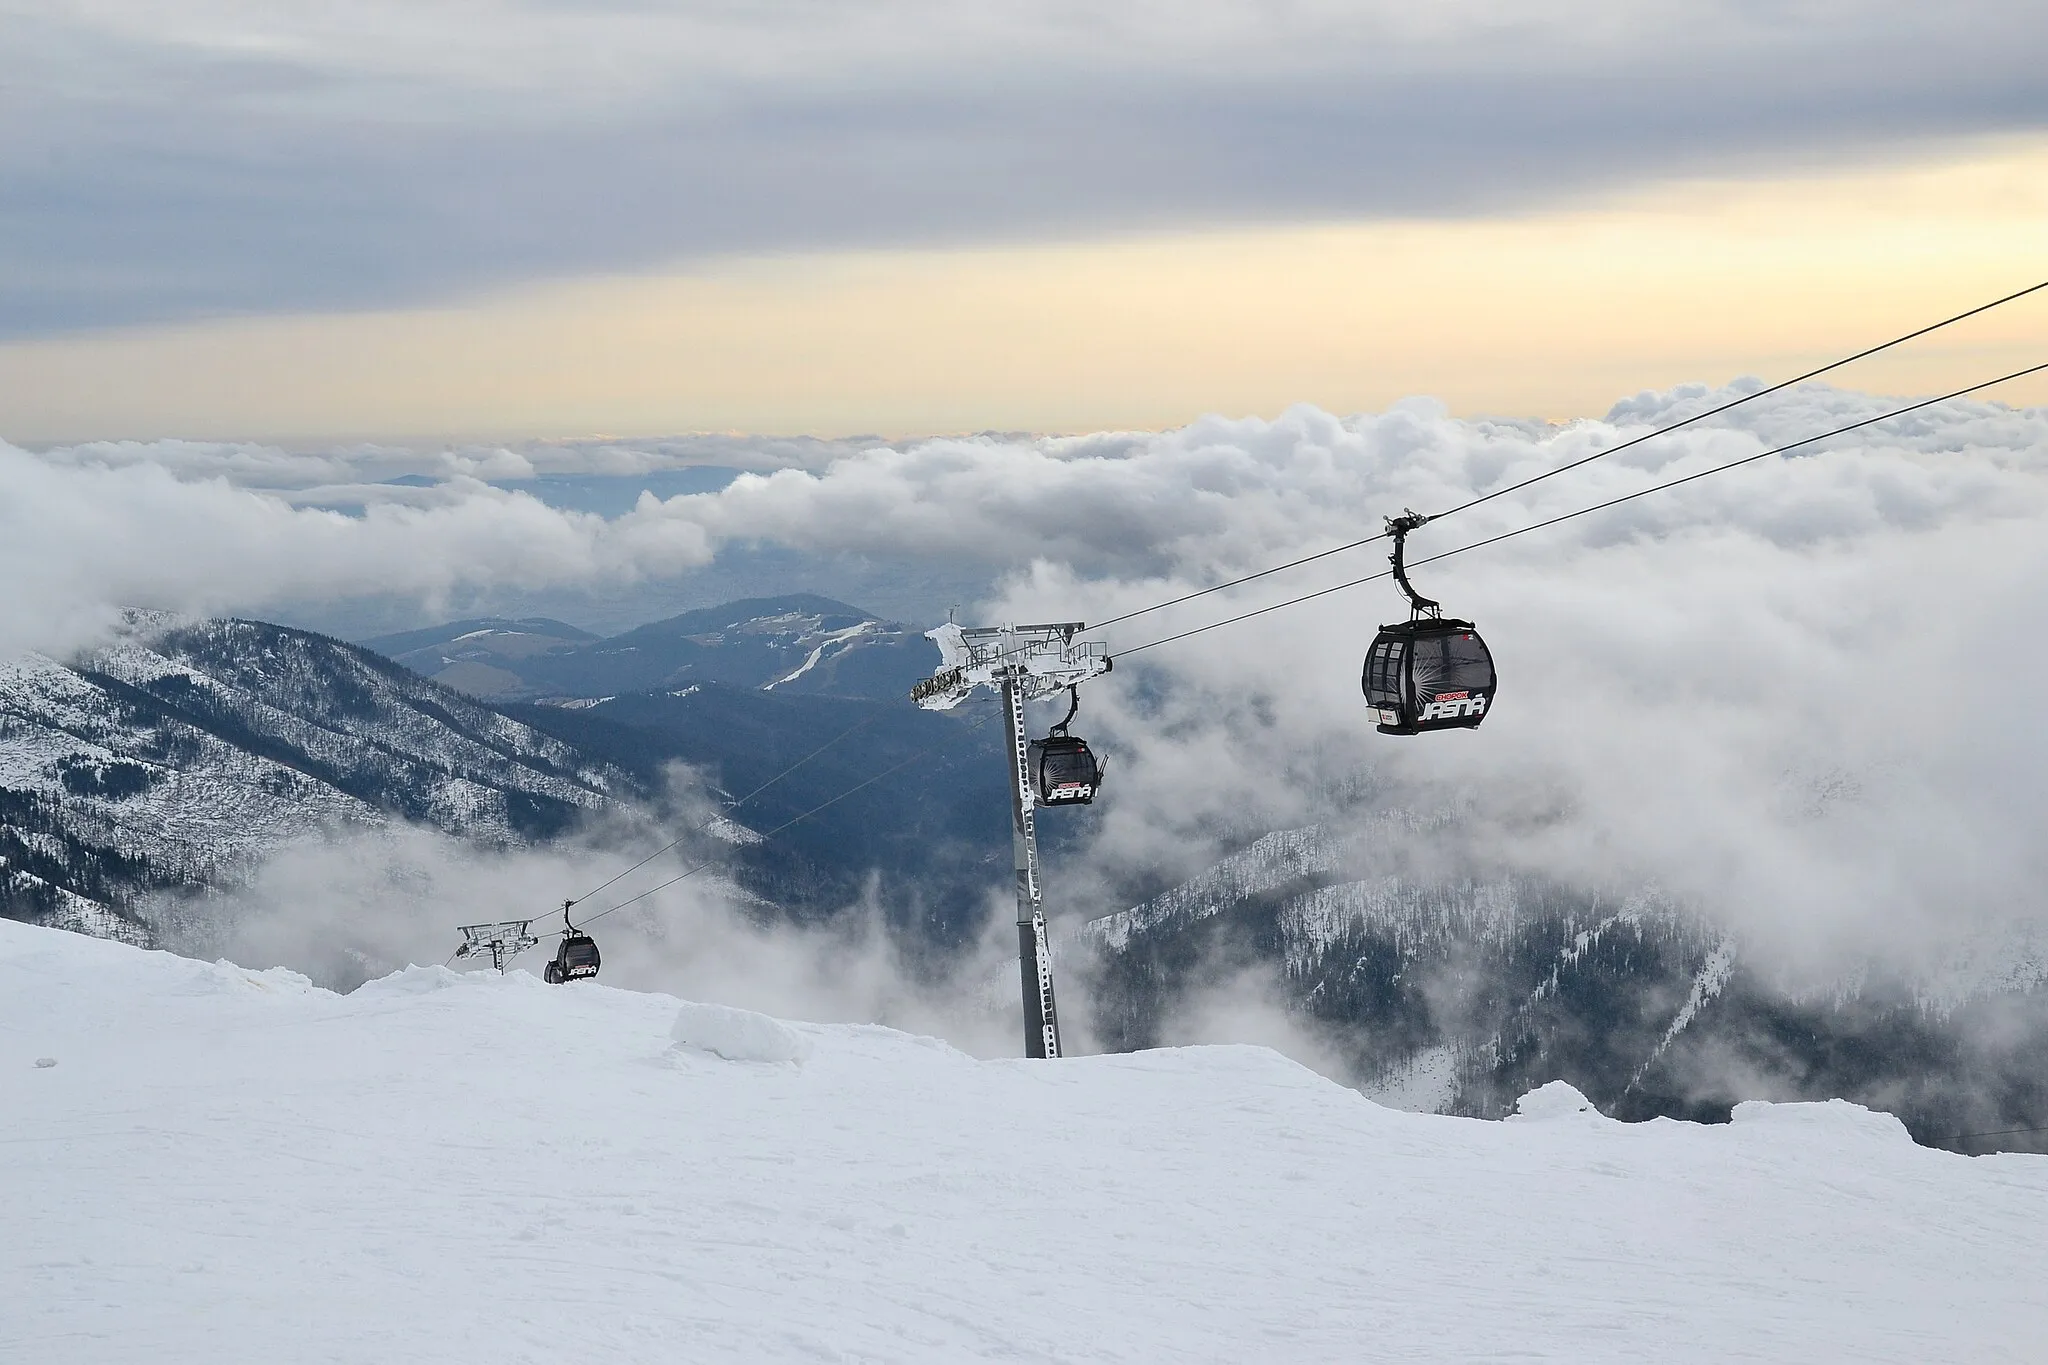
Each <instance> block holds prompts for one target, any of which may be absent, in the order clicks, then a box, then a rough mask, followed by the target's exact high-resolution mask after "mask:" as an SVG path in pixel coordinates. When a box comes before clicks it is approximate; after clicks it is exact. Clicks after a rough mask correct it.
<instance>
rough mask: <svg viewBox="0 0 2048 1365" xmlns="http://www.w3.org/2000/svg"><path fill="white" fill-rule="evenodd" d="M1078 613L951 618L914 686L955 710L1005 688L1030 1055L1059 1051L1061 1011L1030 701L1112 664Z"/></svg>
mask: <svg viewBox="0 0 2048 1365" xmlns="http://www.w3.org/2000/svg"><path fill="white" fill-rule="evenodd" d="M1085 629H1087V627H1086V626H1085V625H1084V624H1083V623H1081V622H1079V621H1068V622H1063V623H1061V624H1058V625H1049V626H982V627H977V628H974V629H966V628H963V627H961V626H957V625H954V624H952V623H950V622H948V623H947V624H946V625H943V626H940V627H939V628H938V629H937V630H929V631H926V632H925V635H926V637H927V638H928V639H930V640H931V641H932V642H933V643H935V644H936V645H938V647H939V668H938V671H937V672H936V673H934V674H933V675H932V676H931V677H929V678H927V679H925V680H924V681H923V682H921V683H919V684H918V685H917V686H916V687H914V688H912V689H911V691H910V697H911V700H912V701H915V702H916V703H917V704H918V705H919V706H922V707H924V708H925V709H926V710H929V711H950V710H951V709H953V708H954V707H955V706H958V705H959V704H960V703H961V702H963V701H966V700H967V698H968V696H969V695H970V694H972V693H973V691H974V689H975V688H977V687H988V688H991V689H993V690H994V691H995V692H997V693H998V694H1000V695H1001V697H1002V701H1003V719H1004V722H1005V723H1006V725H1007V728H1008V731H1009V740H1010V744H1009V749H1008V751H1007V752H1008V754H1009V765H1010V826H1011V833H1012V836H1013V837H1012V840H1011V847H1012V851H1013V853H1014V855H1015V856H1014V860H1013V861H1014V865H1015V867H1016V870H1017V963H1018V968H1019V971H1020V974H1021V976H1022V979H1023V987H1024V1055H1025V1056H1026V1057H1057V1056H1059V1055H1060V1020H1059V1011H1058V1009H1057V1008H1056V1007H1055V1006H1054V1003H1053V994H1052V944H1051V943H1050V942H1049V941H1048V940H1047V938H1046V933H1045V907H1044V905H1043V904H1042V902H1041V901H1040V898H1039V892H1038V834H1037V828H1036V823H1035V821H1034V819H1033V812H1034V811H1035V809H1036V808H1037V805H1038V792H1037V786H1036V784H1035V783H1034V782H1033V781H1032V780H1031V765H1030V762H1029V759H1028V754H1029V747H1028V746H1029V740H1028V739H1027V738H1026V736H1025V734H1024V703H1025V702H1027V701H1035V700H1037V699H1038V698H1040V697H1049V696H1051V695H1053V694H1054V693H1055V692H1063V691H1065V690H1066V689H1068V688H1070V687H1078V686H1079V685H1080V684H1082V683H1084V682H1086V681H1088V680H1089V679H1090V678H1096V677H1100V676H1101V675H1102V674H1104V673H1107V672H1108V671H1109V666H1110V661H1109V647H1108V646H1107V645H1104V644H1102V643H1101V642H1100V641H1083V640H1076V639H1075V638H1074V637H1075V636H1076V635H1078V634H1080V633H1081V632H1082V631H1083V630H1085Z"/></svg>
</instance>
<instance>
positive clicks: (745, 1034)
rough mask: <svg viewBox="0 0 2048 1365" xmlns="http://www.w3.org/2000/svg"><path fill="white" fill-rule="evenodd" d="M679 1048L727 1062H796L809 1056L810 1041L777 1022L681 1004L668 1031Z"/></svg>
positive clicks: (721, 1008)
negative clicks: (720, 1058) (705, 1053)
mask: <svg viewBox="0 0 2048 1365" xmlns="http://www.w3.org/2000/svg"><path fill="white" fill-rule="evenodd" d="M669 1037H671V1038H673V1039H675V1044H676V1046H677V1047H679V1048H683V1049H686V1050H689V1051H695V1052H708V1053H710V1054H711V1055H712V1056H714V1057H723V1058H724V1059H725V1060H726V1061H728V1062H796V1063H799V1064H801V1063H802V1062H803V1060H804V1059H805V1058H806V1057H809V1056H810V1055H811V1040H810V1039H808V1038H806V1037H804V1036H803V1035H802V1034H800V1033H798V1032H797V1031H796V1030H795V1029H793V1028H791V1027H790V1026H789V1025H787V1024H785V1023H783V1022H782V1021H781V1020H779V1019H770V1018H769V1017H768V1016H767V1015H765V1014H755V1013H754V1012H753V1011H752V1010H740V1009H734V1008H732V1007H731V1006H730V1005H697V1004H685V1005H684V1006H683V1007H682V1009H680V1010H678V1011H677V1012H676V1022H675V1026H674V1027H672V1028H671V1029H670V1030H669Z"/></svg>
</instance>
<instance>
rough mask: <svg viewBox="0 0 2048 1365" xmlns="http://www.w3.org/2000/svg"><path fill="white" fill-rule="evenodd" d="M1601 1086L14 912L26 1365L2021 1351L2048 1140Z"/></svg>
mask: <svg viewBox="0 0 2048 1365" xmlns="http://www.w3.org/2000/svg"><path fill="white" fill-rule="evenodd" d="M679 1013H687V1015H688V1018H687V1020H686V1021H685V1026H684V1028H683V1032H684V1034H685V1035H686V1038H687V1040H688V1041H687V1042H686V1043H675V1042H672V1041H671V1034H672V1029H673V1028H674V1027H675V1026H676V1025H677V1023H678V1016H679ZM706 1048H714V1049H717V1050H718V1051H723V1052H726V1053H728V1054H736V1055H740V1056H789V1055H793V1054H807V1055H803V1059H802V1060H801V1061H778V1062H768V1061H745V1060H740V1061H734V1060H726V1059H725V1058H723V1057H721V1056H719V1055H716V1052H714V1051H707V1050H705V1049H706ZM38 1058H51V1059H54V1060H55V1062H56V1065H54V1066H50V1067H38V1066H37V1065H36V1061H37V1059H38ZM1575 1098H1576V1097H1575V1096H1574V1095H1573V1094H1572V1093H1571V1092H1570V1091H1569V1090H1568V1089H1566V1088H1565V1087H1562V1086H1553V1087H1550V1088H1548V1089H1546V1090H1545V1091H1543V1092H1540V1093H1539V1094H1538V1095H1537V1096H1536V1097H1534V1099H1533V1100H1532V1101H1531V1102H1530V1103H1529V1104H1528V1105H1527V1106H1526V1107H1528V1108H1530V1109H1532V1110H1536V1111H1539V1113H1540V1115H1541V1116H1538V1117H1530V1118H1524V1119H1516V1120H1511V1121H1509V1122H1506V1123H1484V1122H1478V1121H1473V1120H1463V1119H1453V1118H1443V1117H1437V1116H1432V1115H1417V1114H1405V1113H1399V1112H1395V1111H1392V1110H1388V1109H1383V1108H1379V1107H1377V1106H1375V1105H1373V1104H1372V1103H1370V1102H1368V1101H1367V1100H1365V1099H1363V1098H1361V1097H1360V1096H1359V1095H1357V1094H1355V1093H1353V1092H1350V1091H1347V1090H1344V1089H1342V1088H1340V1087H1338V1086H1335V1085H1333V1084H1330V1083H1329V1082H1326V1081H1324V1080H1321V1079H1319V1078H1318V1077H1316V1076H1314V1075H1312V1074H1311V1073H1309V1072H1307V1071H1305V1070H1302V1069H1301V1068H1299V1067H1296V1066H1294V1065H1292V1064H1290V1063H1288V1062H1286V1061H1284V1060H1282V1059H1281V1058H1280V1057H1278V1056H1277V1055H1276V1054H1273V1053H1271V1052H1267V1051H1264V1050H1262V1049H1257V1048H1243V1047H1230V1048H1192V1049H1182V1050H1176V1051H1161V1052H1150V1053H1140V1054H1135V1055H1127V1056H1116V1057H1090V1058H1080V1059H1071V1060H1068V1061H1064V1062H1059V1063H1054V1064H1045V1063H1026V1062H1022V1061H995V1062H982V1061H975V1060H972V1059H970V1058H968V1057H965V1056H963V1055H961V1054H959V1053H957V1052H955V1051H953V1050H951V1049H949V1048H947V1047H945V1046H943V1045H941V1044H938V1043H936V1042H933V1041H931V1040H928V1039H920V1038H914V1037H910V1036H907V1035H904V1034H900V1033H896V1032H893V1031H890V1030H887V1029H882V1028H869V1027H851V1026H816V1025H801V1024H799V1025H790V1026H787V1027H784V1026H779V1025H777V1024H775V1023H774V1022H773V1021H770V1020H766V1019H763V1018H761V1017H759V1016H743V1015H739V1014H737V1012H720V1011H716V1010H704V1009H696V1010H691V1011H687V1012H685V1011H683V1010H682V1007H681V1006H680V1004H679V1002H677V1001H675V1000H673V999H670V998H667V997H664V996H656V995H639V994H632V993H628V992H624V991H618V990H614V989H610V988H607V987H605V986H602V985H591V986H584V987H570V988H550V987H544V986H542V985H540V984H539V983H538V982H537V981H535V980H534V979H533V978H531V977H528V976H525V975H523V974H514V975H513V976H511V977H509V978H506V979H502V980H501V979H497V978H495V977H489V976H467V977H463V976H456V975H455V974H453V973H449V972H446V971H444V970H442V969H440V968H416V969H412V970H409V971H407V972H404V973H401V974H399V975H397V976H394V977H391V978H388V979H386V980H384V981H381V982H376V983H373V984H371V985H369V986H366V987H364V988H362V989H361V990H359V991H357V992H355V993H354V994H352V995H348V996H336V995H332V994H328V993H326V992H323V991H319V990H316V989H313V988H311V987H309V986H307V985H306V984H305V983H304V982H303V981H302V980H301V979H298V978H294V977H292V976H291V975H290V974H288V973H282V972H266V973H251V972H245V971H242V970H240V969H238V968H233V967H229V966H225V965H219V966H213V965H205V964H201V963H197V962H191V961H186V960H183V959H179V958H175V957H170V956H167V955H164V954H155V953H145V952H143V951H140V950H137V949H134V948H131V947H127V946H125V945H121V944H116V943H111V942H104V941H99V940H93V939H88V938H84V937H80V936H75V935H71V934H66V933H62V932H59V931H56V930H50V929H42V928H32V927H29V926H25V925H20V924H13V923H5V922H0V1114H5V1115H6V1124H5V1127H4V1130H0V1141H4V1143H5V1151H6V1157H5V1160H4V1161H0V1210H4V1214H0V1226H4V1228H5V1230H6V1235H5V1236H4V1237H0V1359H5V1360H9V1361H15V1360H19V1361H24V1362H29V1361H33V1362H38V1365H68V1363H70V1362H94V1363H95V1365H97V1363H98V1362H129V1361H133V1362H145V1361H147V1362H162V1361H207V1362H244V1361H246V1362H263V1365H281V1363H285V1362H297V1361H323V1362H324V1361H335V1362H355V1361H361V1362H366V1363H368V1362H374V1365H389V1362H391V1361H394V1360H403V1361H406V1362H409V1363H412V1362H465V1363H467V1362H475V1363H476V1365H507V1363H508V1362H564V1361H578V1362H598V1361H647V1362H657V1361H658V1362H663V1363H664V1365H668V1363H669V1362H679V1361H690V1362H701V1361H750V1362H751V1361H804V1362H812V1361H820V1360H846V1361H944V1362H957V1361H967V1360H993V1359H1002V1360H1027V1361H1029V1360H1060V1361H1145V1362H1155V1361H1230V1362H1245V1361H1268V1360H1274V1361H1292V1360H1302V1361H1354V1360H1398V1361H1460V1362H1463V1361H1474V1360H1508V1359H1513V1360H1517V1361H1571V1362H1588V1361H1631V1362H1639V1361H1644V1360H1657V1361H1717V1362H1718V1361H1725V1360H1729V1359H1763V1360H1784V1361H1860V1362H1869V1361H1911V1362H1926V1361H1935V1360H2021V1359H2038V1358H2039V1356H2038V1354H2037V1352H2038V1350H2039V1347H2040V1341H2041V1325H2042V1323H2043V1322H2044V1321H2048V1288H2044V1286H2048V1158H2043V1157H2035V1156H2001V1157H1987V1158H1978V1159H1974V1160H1973V1159H1968V1158H1964V1157H1960V1156H1954V1155H1949V1154H1945V1153H1942V1152H1937V1151H1931V1150H1928V1149H1925V1148H1920V1147H1915V1146H1913V1145H1912V1144H1911V1143H1910V1142H1908V1141H1907V1139H1906V1136H1905V1134H1904V1132H1903V1131H1902V1130H1901V1129H1900V1128H1899V1126H1898V1124H1897V1123H1895V1122H1894V1121H1892V1120H1891V1119H1889V1118H1885V1117H1882V1116H1877V1115H1872V1114H1869V1113H1866V1112H1865V1111H1863V1110H1860V1109H1857V1108H1854V1107H1852V1106H1849V1105H1845V1104H1840V1103H1836V1104H1827V1105H1788V1106H1768V1105H1751V1106H1744V1107H1743V1108H1742V1109H1741V1110H1739V1111H1738V1115H1737V1121H1736V1122H1735V1123H1734V1124H1733V1125H1730V1126H1723V1127H1696V1126H1692V1125H1687V1124H1681V1123H1674V1122H1670V1121H1658V1122H1655V1123H1650V1124H1643V1125H1639V1126H1625V1125H1621V1124H1617V1123H1613V1122H1610V1121H1608V1120H1605V1119H1603V1118H1600V1117H1599V1116H1598V1115H1597V1114H1591V1113H1585V1112H1579V1110H1578V1108H1577V1105H1576V1103H1575V1102H1574V1101H1575Z"/></svg>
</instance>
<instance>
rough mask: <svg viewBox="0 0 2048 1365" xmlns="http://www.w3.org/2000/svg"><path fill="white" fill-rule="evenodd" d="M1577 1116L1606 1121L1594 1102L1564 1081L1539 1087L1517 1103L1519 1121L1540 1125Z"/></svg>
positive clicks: (1516, 1115)
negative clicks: (1583, 1115)
mask: <svg viewBox="0 0 2048 1365" xmlns="http://www.w3.org/2000/svg"><path fill="white" fill-rule="evenodd" d="M1575 1114H1591V1115H1592V1116H1593V1117H1595V1118H1599V1119H1604V1118H1605V1117H1606V1115H1604V1114H1602V1113H1601V1112H1600V1111H1599V1110H1598V1109H1595V1108H1594V1107H1593V1101H1591V1100H1589V1099H1587V1098H1586V1097H1585V1096H1584V1095H1582V1094H1580V1093H1579V1092H1578V1090H1577V1089H1575V1088H1574V1087H1573V1086H1571V1085H1569V1084H1568V1083H1566V1082H1564V1081H1552V1082H1550V1084H1548V1085H1539V1086H1537V1087H1536V1088H1535V1089H1534V1090H1531V1091H1530V1092H1529V1093H1528V1094H1526V1095H1524V1096H1522V1098H1520V1099H1519V1100H1516V1101H1515V1114H1514V1116H1515V1117H1516V1118H1518V1119H1530V1120H1533V1121H1535V1122H1538V1123H1543V1122H1550V1121H1554V1120H1557V1119H1568V1118H1571V1117H1572V1116H1573V1115H1575Z"/></svg>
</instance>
